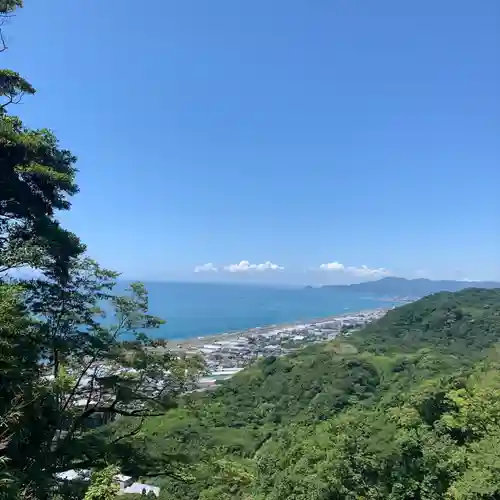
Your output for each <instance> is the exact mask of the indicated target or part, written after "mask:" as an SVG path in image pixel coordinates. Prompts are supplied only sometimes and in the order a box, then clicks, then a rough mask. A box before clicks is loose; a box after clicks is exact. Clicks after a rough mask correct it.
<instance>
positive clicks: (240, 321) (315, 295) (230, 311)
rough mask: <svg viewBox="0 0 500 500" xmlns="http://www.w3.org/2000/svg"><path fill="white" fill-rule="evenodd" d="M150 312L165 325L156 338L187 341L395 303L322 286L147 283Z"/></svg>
mask: <svg viewBox="0 0 500 500" xmlns="http://www.w3.org/2000/svg"><path fill="white" fill-rule="evenodd" d="M145 285H146V287H147V289H148V292H149V311H150V313H151V314H154V315H156V316H159V317H160V318H162V319H164V320H166V321H167V323H166V324H164V325H162V326H161V327H160V328H159V329H157V330H153V331H150V332H149V334H150V335H151V336H152V337H156V338H162V339H185V338H190V337H198V336H206V335H213V334H219V333H226V332H233V331H238V330H246V329H248V328H255V327H262V326H269V325H274V324H281V323H288V322H295V321H308V320H312V319H316V318H321V317H326V316H332V315H335V314H345V313H348V312H357V311H361V310H364V309H376V308H380V307H391V306H392V305H397V303H392V302H386V301H381V300H380V299H378V300H377V298H376V297H372V298H369V297H366V296H360V295H358V294H355V293H353V292H339V291H333V290H327V289H319V288H284V287H275V288H273V287H270V286H254V285H235V284H205V283H159V282H150V283H145Z"/></svg>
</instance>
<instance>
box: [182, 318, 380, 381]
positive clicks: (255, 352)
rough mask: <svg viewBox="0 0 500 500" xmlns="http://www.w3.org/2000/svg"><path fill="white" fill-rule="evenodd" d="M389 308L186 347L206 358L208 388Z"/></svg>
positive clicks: (257, 330) (359, 324)
mask: <svg viewBox="0 0 500 500" xmlns="http://www.w3.org/2000/svg"><path fill="white" fill-rule="evenodd" d="M386 311H387V310H386V309H376V310H371V311H363V312H359V313H353V314H349V315H342V316H337V317H332V318H329V319H323V320H318V321H315V322H311V323H307V324H297V325H291V326H283V327H266V328H254V329H251V330H247V331H244V332H240V333H238V334H227V335H221V336H220V338H219V339H217V340H213V341H212V342H211V343H207V344H201V343H198V344H194V345H187V346H186V345H185V346H183V348H184V349H185V350H187V351H188V352H191V353H197V354H200V355H201V356H202V357H203V358H204V360H205V362H206V365H207V367H208V369H209V375H208V376H206V377H202V378H201V379H200V381H199V388H200V390H207V389H210V388H213V387H215V386H216V385H217V383H218V382H219V381H220V380H225V379H227V378H230V377H232V376H233V375H234V374H236V373H238V372H239V371H240V370H242V369H243V368H244V367H245V366H247V365H249V364H250V363H252V362H253V361H255V360H256V359H258V358H261V357H266V356H282V355H284V354H287V353H290V352H293V351H295V350H297V349H302V348H304V347H305V346H307V345H310V344H315V343H319V342H325V341H328V340H332V339H334V338H335V337H337V335H339V334H340V333H343V334H348V333H349V332H350V331H352V330H354V329H358V328H361V327H362V326H364V325H366V324H367V323H369V322H371V321H373V320H375V319H378V318H380V317H382V316H383V315H384V314H385V313H386Z"/></svg>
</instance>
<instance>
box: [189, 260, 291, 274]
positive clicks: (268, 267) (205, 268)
mask: <svg viewBox="0 0 500 500" xmlns="http://www.w3.org/2000/svg"><path fill="white" fill-rule="evenodd" d="M284 269H285V268H284V267H283V266H280V265H278V264H275V263H273V262H271V261H269V260H268V261H266V262H263V263H262V264H250V262H249V261H248V260H242V261H240V262H239V263H238V264H228V265H226V266H223V267H222V268H221V270H222V271H227V272H230V273H246V272H250V271H283V270H284ZM217 271H219V268H217V267H216V266H214V265H213V264H212V263H211V262H208V263H206V264H202V265H200V266H196V267H195V268H194V272H195V273H203V272H217Z"/></svg>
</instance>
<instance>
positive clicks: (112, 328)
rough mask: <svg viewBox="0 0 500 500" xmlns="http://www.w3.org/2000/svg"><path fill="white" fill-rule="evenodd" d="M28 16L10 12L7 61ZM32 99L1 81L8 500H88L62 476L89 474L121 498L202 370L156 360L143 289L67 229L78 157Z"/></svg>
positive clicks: (6, 1) (3, 418) (0, 467)
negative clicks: (125, 424)
mask: <svg viewBox="0 0 500 500" xmlns="http://www.w3.org/2000/svg"><path fill="white" fill-rule="evenodd" d="M22 6H23V3H22V1H20V0H1V1H0V52H2V51H4V50H6V49H7V37H6V34H5V32H4V28H5V26H6V23H7V22H8V21H9V20H10V19H11V17H12V15H13V14H14V12H15V11H16V9H17V8H19V7H22ZM34 93H35V89H34V88H33V87H32V86H31V84H30V83H29V82H27V81H26V80H24V79H23V78H22V76H21V75H19V74H18V73H17V72H15V71H13V70H10V69H3V70H0V497H1V498H7V499H14V498H23V499H24V498H26V499H27V498H29V499H32V500H36V499H52V498H57V499H62V498H82V495H83V494H84V493H85V491H84V488H83V489H82V488H81V486H80V485H78V484H76V482H75V484H73V483H69V484H67V482H64V481H62V480H61V479H60V476H59V473H61V472H64V471H67V470H70V469H91V470H92V471H93V475H92V481H91V487H90V489H89V491H87V498H101V497H102V498H111V497H112V496H114V493H116V491H115V490H116V488H115V485H113V484H106V481H107V480H108V479H109V476H110V471H117V470H119V469H118V468H119V467H120V466H121V467H123V464H124V463H126V462H127V461H128V460H129V459H131V458H133V457H134V456H135V455H134V453H135V451H134V449H131V447H130V445H129V438H130V436H132V435H135V434H137V433H138V432H139V431H140V429H141V425H142V422H143V420H144V419H145V418H146V417H147V416H150V415H160V414H163V413H164V412H165V411H166V410H168V409H171V408H172V407H175V406H176V400H177V397H178V396H179V394H181V393H184V392H186V391H187V390H190V389H192V387H193V382H194V380H195V379H196V378H197V375H198V373H199V371H200V370H201V369H202V364H201V363H200V361H199V360H198V359H196V358H189V359H188V358H185V357H183V356H179V355H175V356H174V355H172V354H171V353H170V352H168V351H167V350H166V349H165V348H162V349H153V348H152V347H153V346H152V342H151V340H150V339H149V337H148V336H147V332H148V330H149V329H151V328H156V327H157V326H158V325H159V324H160V323H161V321H160V320H159V319H158V318H155V317H153V316H151V315H149V314H148V297H147V291H146V290H145V289H144V287H143V286H142V285H141V284H140V283H133V284H131V285H130V286H129V288H128V289H127V290H126V292H125V294H124V295H119V294H117V292H116V291H115V285H116V282H117V278H118V274H117V273H115V272H112V271H109V270H106V269H103V268H101V267H100V266H99V265H98V264H97V263H96V262H94V261H93V260H92V259H90V258H89V257H88V256H87V255H86V253H85V246H84V245H83V244H82V243H81V242H80V241H79V239H78V237H77V236H76V235H74V234H72V233H71V232H69V231H67V230H66V229H64V228H63V227H62V226H61V224H60V223H59V221H58V219H57V215H58V213H59V212H60V211H64V210H69V209H70V207H71V203H70V199H71V197H72V196H73V195H75V194H76V193H77V192H78V186H77V184H76V173H77V170H76V158H75V156H74V155H73V154H72V153H71V152H70V151H68V150H66V149H64V148H61V146H60V145H59V143H58V140H57V138H56V137H55V135H54V134H53V133H52V132H51V131H50V130H47V129H37V130H33V129H30V128H29V127H26V126H25V125H24V124H23V123H22V121H21V119H20V118H19V117H17V116H15V115H13V114H12V113H13V112H14V111H15V110H16V104H17V103H18V102H19V101H20V100H21V99H22V98H23V96H27V95H32V94H34ZM19 269H21V270H23V271H25V272H24V273H17V272H15V271H18V270H19ZM22 276H23V277H22ZM125 341H126V342H125ZM124 416H127V417H128V418H129V420H130V421H131V422H132V424H131V428H130V429H128V430H127V432H124V433H120V431H119V430H117V429H115V428H114V427H113V426H112V425H111V424H110V423H111V422H113V421H114V420H115V419H116V418H118V417H124ZM166 460H168V457H167V458H166ZM133 462H134V463H138V462H139V463H142V464H147V463H149V462H148V454H147V453H144V454H142V455H140V456H139V457H138V458H136V459H135V460H133ZM163 463H164V461H160V460H157V461H156V464H157V468H156V472H157V473H161V467H162V465H163ZM108 482H109V481H108ZM103 495H104V496H103Z"/></svg>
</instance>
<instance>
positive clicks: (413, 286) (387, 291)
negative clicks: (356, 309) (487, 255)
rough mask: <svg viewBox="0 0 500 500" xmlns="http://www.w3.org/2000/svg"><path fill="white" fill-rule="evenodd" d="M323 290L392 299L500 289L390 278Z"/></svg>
mask: <svg viewBox="0 0 500 500" xmlns="http://www.w3.org/2000/svg"><path fill="white" fill-rule="evenodd" d="M322 288H325V289H334V290H342V291H346V290H349V291H353V292H358V293H369V294H377V295H386V296H390V297H412V298H416V297H424V296H425V295H430V294H432V293H437V292H458V291H460V290H464V289H465V288H500V283H499V282H495V281H453V280H436V281H434V280H430V279H426V278H417V279H406V278H396V277H388V278H382V279H380V280H377V281H366V282H364V283H354V284H351V285H324V286H323V287H322Z"/></svg>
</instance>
